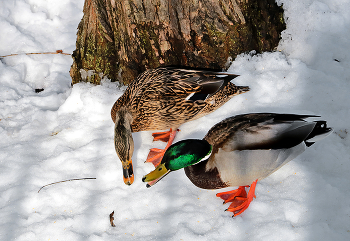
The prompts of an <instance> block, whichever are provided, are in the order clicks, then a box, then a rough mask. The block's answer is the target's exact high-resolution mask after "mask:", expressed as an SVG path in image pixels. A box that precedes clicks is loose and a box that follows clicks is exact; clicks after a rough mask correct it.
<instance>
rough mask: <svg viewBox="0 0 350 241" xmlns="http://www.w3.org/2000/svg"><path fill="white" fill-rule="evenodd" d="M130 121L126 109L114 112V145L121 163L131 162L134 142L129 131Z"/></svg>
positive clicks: (130, 116) (130, 118)
mask: <svg viewBox="0 0 350 241" xmlns="http://www.w3.org/2000/svg"><path fill="white" fill-rule="evenodd" d="M132 121H133V117H132V115H131V113H130V112H129V111H128V110H127V109H126V108H120V109H119V111H118V112H116V117H115V126H114V144H115V150H116V152H117V154H118V156H119V159H120V160H121V161H127V160H131V157H132V154H133V152H134V141H133V138H132V131H131V123H132Z"/></svg>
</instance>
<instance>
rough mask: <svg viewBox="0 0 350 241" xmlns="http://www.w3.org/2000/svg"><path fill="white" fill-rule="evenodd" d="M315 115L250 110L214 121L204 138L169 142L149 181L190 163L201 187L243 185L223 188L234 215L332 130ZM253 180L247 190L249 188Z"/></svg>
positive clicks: (190, 170) (189, 171)
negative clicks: (269, 178)
mask: <svg viewBox="0 0 350 241" xmlns="http://www.w3.org/2000/svg"><path fill="white" fill-rule="evenodd" d="M308 117H317V116H313V115H294V114H272V113H261V114H245V115H238V116H234V117H230V118H227V119H225V120H223V121H221V122H219V123H218V124H216V125H215V126H213V127H212V128H211V129H210V130H209V132H208V133H207V134H206V136H205V137H204V139H203V140H194V139H189V140H183V141H180V142H177V143H175V144H173V145H172V146H170V147H169V148H168V150H167V151H166V152H165V154H164V157H163V159H162V161H161V163H160V164H159V165H158V166H157V167H156V169H155V170H154V171H153V172H151V173H149V174H148V175H146V176H144V177H143V179H142V180H143V181H144V182H149V183H148V184H147V187H150V186H152V185H153V184H155V183H156V182H158V181H159V180H160V179H161V178H162V177H164V176H165V175H166V174H168V173H169V172H171V171H175V170H178V169H181V168H185V173H186V175H187V177H188V178H189V179H190V180H191V182H192V183H193V184H194V185H196V186H197V187H199V188H204V189H218V188H224V187H229V186H239V188H238V189H236V190H233V191H228V192H222V193H218V194H217V196H218V197H221V198H222V199H224V200H225V201H224V203H227V202H232V203H231V205H230V206H229V208H228V209H227V211H230V212H232V213H233V216H235V215H239V214H241V213H242V212H243V211H244V210H245V209H247V208H248V206H249V204H250V202H251V201H252V200H253V198H254V197H255V194H254V192H255V186H256V183H257V181H258V180H261V179H263V178H265V177H267V176H269V175H271V174H272V173H273V172H275V171H276V170H278V169H279V168H280V167H282V166H283V165H284V164H286V163H287V162H289V161H290V160H292V159H293V158H295V157H296V156H298V155H299V154H301V153H302V152H304V151H305V149H306V147H308V146H311V145H312V144H313V143H314V142H315V141H317V140H320V139H323V138H324V137H325V136H327V135H328V134H329V133H330V132H331V130H332V129H331V128H328V127H327V124H326V121H312V122H308V121H305V120H304V119H306V118H308ZM248 185H250V189H249V192H248V195H247V193H246V190H245V188H246V187H248Z"/></svg>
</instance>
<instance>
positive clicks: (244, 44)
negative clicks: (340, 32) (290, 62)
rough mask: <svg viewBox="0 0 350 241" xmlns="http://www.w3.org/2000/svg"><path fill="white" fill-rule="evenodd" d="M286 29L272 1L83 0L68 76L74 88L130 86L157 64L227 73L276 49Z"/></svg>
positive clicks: (280, 13) (157, 65)
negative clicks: (240, 58) (247, 57)
mask: <svg viewBox="0 0 350 241" xmlns="http://www.w3.org/2000/svg"><path fill="white" fill-rule="evenodd" d="M284 29H285V23H284V19H283V10H282V7H279V6H277V4H276V3H275V0H128V1H121V0H119V1H118V0H85V5H84V17H83V18H82V20H81V22H80V24H79V26H78V33H77V42H76V50H75V51H74V53H73V65H72V67H71V70H70V74H71V77H72V80H73V84H74V83H77V82H79V81H81V80H83V81H89V82H92V83H95V84H99V83H100V80H101V78H102V77H104V76H106V77H107V78H109V79H112V80H113V81H121V82H122V83H124V84H128V83H130V81H132V80H133V79H134V78H135V77H136V76H137V75H138V74H139V73H141V72H142V71H144V70H146V69H148V68H156V67H159V66H167V65H178V66H179V65H180V66H190V67H200V68H214V69H223V68H225V67H226V66H225V64H226V63H227V59H228V58H229V57H231V58H235V57H236V56H237V55H238V54H240V53H243V52H248V51H251V50H256V51H257V52H258V53H259V52H263V51H271V50H273V49H274V48H275V47H276V46H277V44H278V42H279V39H280V33H281V31H282V30H284Z"/></svg>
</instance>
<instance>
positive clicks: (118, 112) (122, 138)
mask: <svg viewBox="0 0 350 241" xmlns="http://www.w3.org/2000/svg"><path fill="white" fill-rule="evenodd" d="M237 76H238V75H235V74H229V73H222V72H215V71H210V70H195V69H177V68H171V67H167V68H158V69H151V70H147V71H145V72H144V73H142V74H141V75H139V76H138V77H137V78H136V79H135V80H134V81H133V82H132V83H131V84H130V85H129V86H128V88H127V89H126V91H125V93H124V94H123V95H122V96H121V97H120V98H119V99H118V100H117V101H116V102H115V103H114V105H113V107H112V110H111V116H112V120H113V122H114V123H115V128H114V143H115V150H116V152H117V154H118V156H119V159H120V160H121V162H122V166H123V178H124V182H125V184H127V185H131V184H132V183H133V180H134V174H133V173H134V172H133V166H132V159H131V158H132V155H133V151H134V142H133V138H132V132H138V131H149V130H165V129H169V128H170V131H165V132H157V133H153V137H154V140H155V141H156V140H161V141H165V142H168V144H167V146H166V147H165V148H164V150H161V149H156V148H152V149H151V151H150V153H149V155H148V157H147V160H146V161H147V162H152V163H153V164H154V165H155V166H157V165H158V164H159V162H160V160H161V158H162V156H163V154H164V152H165V150H166V149H167V148H168V147H169V146H170V145H171V144H172V141H173V140H174V138H175V135H176V131H177V130H178V127H179V126H180V125H181V124H183V123H185V122H187V121H190V120H194V119H197V118H200V117H202V116H204V115H206V114H209V113H210V112H212V111H214V110H216V109H217V108H219V107H220V106H222V105H223V104H224V103H226V102H227V101H228V100H229V99H230V98H231V97H233V96H234V95H238V94H241V93H243V92H246V91H248V90H249V87H247V86H236V85H234V84H232V83H231V82H230V81H231V80H232V79H234V78H236V77H237Z"/></svg>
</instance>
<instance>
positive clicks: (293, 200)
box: [0, 0, 350, 241]
mask: <svg viewBox="0 0 350 241" xmlns="http://www.w3.org/2000/svg"><path fill="white" fill-rule="evenodd" d="M278 3H279V4H283V8H284V10H285V16H284V17H285V20H286V23H287V29H286V30H285V31H284V32H283V33H282V39H281V41H280V43H279V46H278V48H277V50H276V51H275V52H269V53H263V54H259V55H256V54H254V52H252V53H249V54H241V55H239V56H238V57H237V58H236V59H235V60H234V61H233V62H232V64H231V66H230V68H229V71H230V72H232V73H236V74H239V75H240V77H238V78H236V79H235V80H234V83H235V84H237V85H248V86H250V88H251V91H249V92H247V93H244V94H242V95H239V96H236V97H234V98H233V99H231V100H230V101H229V102H228V103H227V104H225V105H224V106H223V107H222V108H220V109H219V110H217V111H216V112H214V113H212V114H210V115H208V116H205V117H203V118H200V119H198V120H196V121H192V122H188V123H186V124H184V125H182V126H181V131H180V132H179V133H178V135H177V137H176V139H175V141H178V140H182V139H187V138H203V136H204V135H205V134H206V132H207V131H208V130H209V129H210V127H211V126H213V125H214V124H215V123H217V122H219V121H221V120H222V119H224V118H226V117H229V116H233V115H237V114H243V113H250V112H279V113H297V114H316V115H320V116H322V119H324V120H327V121H328V124H329V126H331V127H333V128H334V132H333V133H332V134H331V135H330V136H328V137H327V138H326V139H324V140H322V141H319V142H318V143H316V144H315V145H313V146H311V147H310V148H308V149H307V150H306V151H305V152H304V153H303V154H301V155H300V156H298V157H297V158H296V159H294V160H293V161H291V162H289V163H288V164H287V165H285V166H284V167H283V168H281V169H280V170H278V171H277V172H276V173H274V174H273V175H271V176H269V177H268V178H266V179H264V180H262V181H261V182H258V184H257V187H256V197H257V198H256V199H254V201H253V202H252V203H251V205H250V207H249V208H248V209H247V210H246V211H245V212H244V213H243V214H242V215H240V216H238V217H235V218H232V217H231V216H230V213H227V212H224V210H225V209H226V208H227V206H228V204H225V205H223V204H222V200H221V199H219V198H217V197H216V196H215V194H216V193H217V192H218V190H202V189H199V188H196V187H195V186H194V185H193V184H192V183H191V182H190V181H189V180H188V179H187V177H186V176H185V174H184V172H183V171H177V172H173V173H171V174H169V175H168V176H167V177H166V178H164V179H163V180H162V181H160V182H159V183H157V184H156V185H155V186H153V187H152V188H148V189H147V188H146V187H145V183H143V182H142V181H141V178H142V176H143V175H145V174H146V173H148V172H149V171H151V170H153V167H152V165H151V164H149V163H144V160H145V159H146V157H147V154H148V151H149V149H150V148H152V147H158V148H160V147H163V146H164V145H165V144H164V143H158V142H152V138H151V132H140V133H135V134H133V136H134V140H135V152H134V156H133V160H134V170H135V175H136V178H135V182H134V184H133V185H131V186H126V185H125V184H124V182H123V180H122V169H121V164H120V161H119V159H118V157H117V155H116V153H115V150H114V145H113V122H112V120H111V118H110V109H111V107H112V105H113V103H114V102H115V101H116V100H117V99H118V97H120V96H121V95H122V93H123V91H125V87H119V86H118V85H117V84H115V83H112V82H110V81H109V80H104V81H103V83H102V85H100V86H94V85H91V84H86V83H80V84H76V85H74V86H73V87H71V84H70V83H71V79H70V76H69V69H70V65H71V64H72V59H71V57H70V56H66V55H24V54H23V53H31V52H54V51H55V50H57V49H62V50H63V51H64V52H66V53H72V51H73V50H74V49H75V40H76V31H77V26H78V23H79V21H80V19H81V18H82V16H83V13H82V9H83V4H84V1H83V0H78V1H77V0H75V1H73V0H60V1H57V0H45V1H44V0H15V1H7V0H0V29H1V30H2V34H1V35H0V55H8V54H13V53H20V54H21V53H22V54H21V55H17V56H11V57H4V58H1V61H0V137H1V138H0V177H1V178H0V193H1V196H0V215H1V220H0V240H17V241H24V240H94V241H95V240H96V241H98V240H104V241H106V240H267V241H277V240H283V241H289V240H290V241H292V240H293V241H294V240H302V241H304V240H315V241H318V240H350V178H349V172H350V160H349V159H350V149H349V146H350V138H349V135H348V134H349V131H350V124H349V120H350V108H349V92H350V55H349V49H350V14H349V9H350V2H349V1H347V0H319V1H317V0H278ZM35 89H44V91H42V92H40V93H35ZM84 177H95V178H96V179H95V180H83V181H72V182H65V183H59V184H55V185H51V186H48V187H45V188H43V189H42V190H41V191H40V193H38V190H39V188H40V187H41V186H43V185H45V184H48V183H52V182H57V181H60V180H66V179H72V178H84ZM226 190H229V189H223V190H222V191H226ZM113 210H114V212H115V214H114V217H115V220H114V223H115V225H116V227H111V225H110V222H109V214H110V213H111V212H112V211H113Z"/></svg>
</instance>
